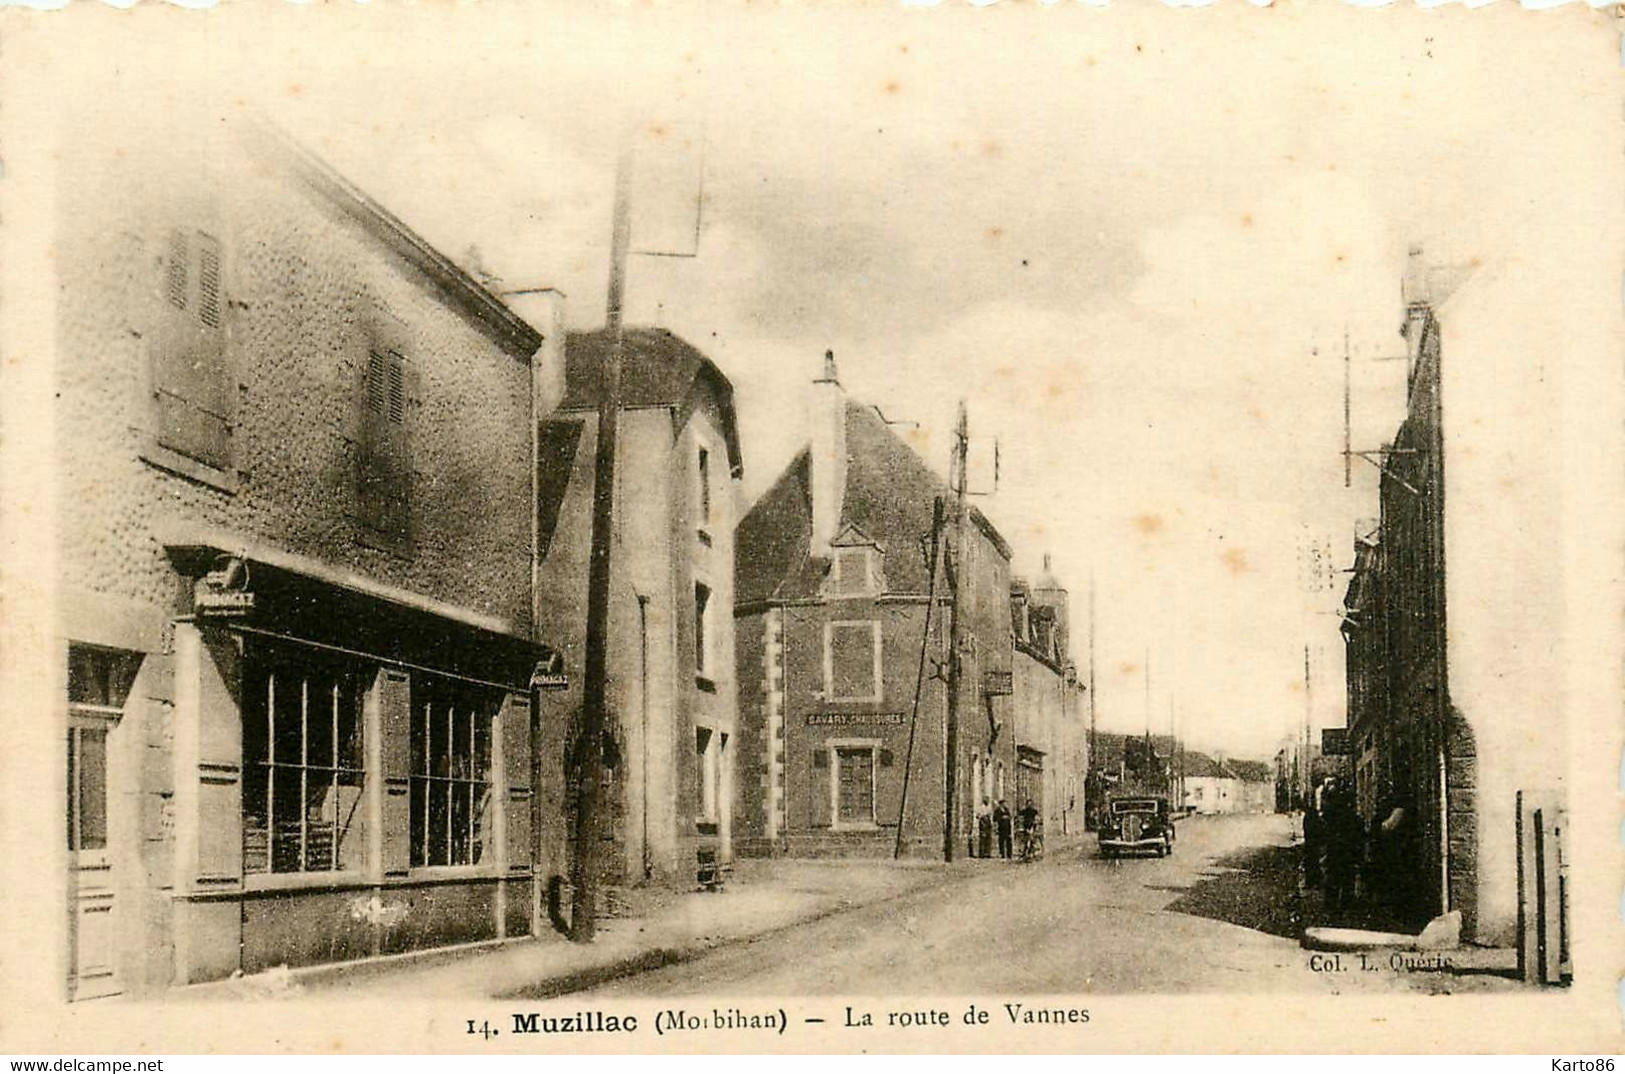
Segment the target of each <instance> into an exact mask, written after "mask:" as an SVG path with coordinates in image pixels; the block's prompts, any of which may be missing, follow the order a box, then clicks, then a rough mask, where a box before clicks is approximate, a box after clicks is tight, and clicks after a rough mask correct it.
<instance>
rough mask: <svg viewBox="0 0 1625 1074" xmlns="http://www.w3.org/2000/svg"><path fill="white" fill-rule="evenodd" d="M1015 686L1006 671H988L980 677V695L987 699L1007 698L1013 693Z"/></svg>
mask: <svg viewBox="0 0 1625 1074" xmlns="http://www.w3.org/2000/svg"><path fill="white" fill-rule="evenodd" d="M1015 692H1016V690H1015V685H1014V683H1013V682H1012V679H1011V673H1010V672H1008V671H988V672H984V673H983V675H982V693H983V694H985V695H987V696H988V697H1008V696H1010V695H1011V694H1013V693H1015Z"/></svg>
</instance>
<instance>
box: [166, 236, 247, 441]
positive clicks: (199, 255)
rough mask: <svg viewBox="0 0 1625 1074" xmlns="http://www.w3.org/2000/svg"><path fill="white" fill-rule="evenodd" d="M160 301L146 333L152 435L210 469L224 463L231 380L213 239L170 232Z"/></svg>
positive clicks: (218, 255)
mask: <svg viewBox="0 0 1625 1074" xmlns="http://www.w3.org/2000/svg"><path fill="white" fill-rule="evenodd" d="M163 295H164V302H165V309H164V310H163V313H162V314H161V315H160V316H161V320H162V323H161V325H160V326H159V329H158V330H157V331H156V332H155V333H154V334H153V336H154V338H153V346H154V353H153V391H154V394H155V395H156V397H157V401H158V429H157V439H158V443H159V444H160V445H161V446H163V447H165V448H168V449H169V450H171V451H175V452H178V453H180V454H182V455H185V456H187V457H188V458H192V459H196V460H197V461H199V462H202V463H206V464H207V465H209V466H213V467H215V468H216V469H222V470H224V469H227V468H229V467H230V465H231V417H232V409H233V398H232V396H233V385H232V376H231V370H230V368H229V366H228V363H227V355H226V335H225V321H224V305H223V303H224V295H223V276H222V272H221V252H220V242H219V240H218V239H216V238H214V237H213V236H212V235H208V234H205V233H204V232H201V231H185V230H182V229H179V228H177V229H175V230H173V231H171V232H170V236H169V245H168V250H167V252H166V255H165V264H164V266H163Z"/></svg>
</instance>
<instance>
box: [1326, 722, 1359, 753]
mask: <svg viewBox="0 0 1625 1074" xmlns="http://www.w3.org/2000/svg"><path fill="white" fill-rule="evenodd" d="M1320 752H1321V753H1322V754H1323V755H1325V756H1327V757H1347V756H1348V755H1349V754H1350V753H1352V752H1353V751H1352V750H1350V749H1349V729H1348V728H1347V727H1322V728H1321V729H1320Z"/></svg>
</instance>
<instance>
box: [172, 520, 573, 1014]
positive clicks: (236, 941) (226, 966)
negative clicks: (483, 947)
mask: <svg viewBox="0 0 1625 1074" xmlns="http://www.w3.org/2000/svg"><path fill="white" fill-rule="evenodd" d="M171 555H172V558H174V559H175V560H176V564H177V566H178V567H179V568H180V570H181V571H182V573H183V574H184V575H186V576H188V577H191V578H193V579H195V583H194V585H195V589H194V597H193V601H192V614H191V615H186V616H182V617H180V619H178V620H177V622H176V625H175V635H174V676H175V678H174V682H175V686H174V737H173V751H174V758H173V763H174V772H175V787H174V796H173V797H174V801H173V829H174V838H175V855H174V860H175V867H174V886H173V902H174V917H173V924H172V929H173V937H174V949H175V972H176V979H177V980H176V983H187V982H192V981H202V980H210V979H214V978H218V977H222V976H227V975H229V974H231V973H233V972H235V971H238V970H241V971H242V972H244V973H254V972H257V971H261V970H265V969H268V968H272V967H277V966H283V965H287V966H293V967H297V966H304V965H312V964H318V963H326V962H336V961H344V960H350V959H357V958H365V957H371V956H377V955H387V954H395V953H399V952H405V951H412V950H418V949H423V948H431V947H443V946H448V945H454V944H464V943H475V942H480V941H490V940H499V939H503V938H506V937H512V936H520V935H528V934H529V933H530V932H531V927H532V919H533V918H532V915H533V910H532V886H531V879H532V870H531V845H530V844H531V839H530V830H531V817H530V809H531V766H530V734H531V729H530V713H531V702H530V685H529V684H530V679H531V674H532V672H533V670H534V669H535V668H536V666H537V665H538V663H540V662H542V661H543V660H544V658H546V656H547V655H548V654H546V652H545V651H544V650H543V649H542V648H541V647H539V646H537V645H536V644H534V643H533V642H531V641H529V640H527V639H524V638H520V637H517V636H514V635H513V634H511V633H508V632H505V631H503V630H502V629H500V624H497V623H493V622H488V621H482V620H481V619H480V618H479V617H477V616H475V615H473V614H470V613H467V612H464V611H462V610H460V609H457V608H454V607H450V606H446V605H440V604H436V603H435V602H432V601H429V600H427V599H424V598H418V597H415V596H413V595H411V594H407V593H401V592H396V591H392V590H387V589H384V588H382V587H379V586H376V585H372V584H369V583H365V582H358V581H356V580H355V579H350V578H344V577H340V576H336V575H335V573H334V572H332V571H331V570H330V569H328V568H325V567H320V566H316V565H309V564H301V563H295V562H290V559H291V557H281V560H280V561H267V560H265V559H260V560H256V559H254V558H253V557H251V556H234V555H233V554H231V553H230V552H229V551H228V550H226V549H217V548H209V547H184V548H171ZM231 594H236V595H235V596H233V595H231Z"/></svg>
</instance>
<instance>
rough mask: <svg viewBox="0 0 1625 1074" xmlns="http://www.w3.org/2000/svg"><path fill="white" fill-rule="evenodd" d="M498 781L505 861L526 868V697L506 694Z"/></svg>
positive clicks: (527, 729)
mask: <svg viewBox="0 0 1625 1074" xmlns="http://www.w3.org/2000/svg"><path fill="white" fill-rule="evenodd" d="M499 726H500V733H501V735H502V757H503V767H504V769H505V770H506V771H505V772H504V773H503V775H502V778H503V779H504V780H505V781H506V782H505V783H504V784H503V788H504V792H505V793H504V796H503V804H504V808H506V809H507V811H508V816H507V821H508V831H507V840H508V845H507V855H506V858H507V862H508V868H510V869H526V868H529V866H530V797H531V786H530V698H529V697H528V696H527V695H525V694H509V695H508V700H507V703H506V704H504V705H503V706H502V716H501V723H500V725H499Z"/></svg>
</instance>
